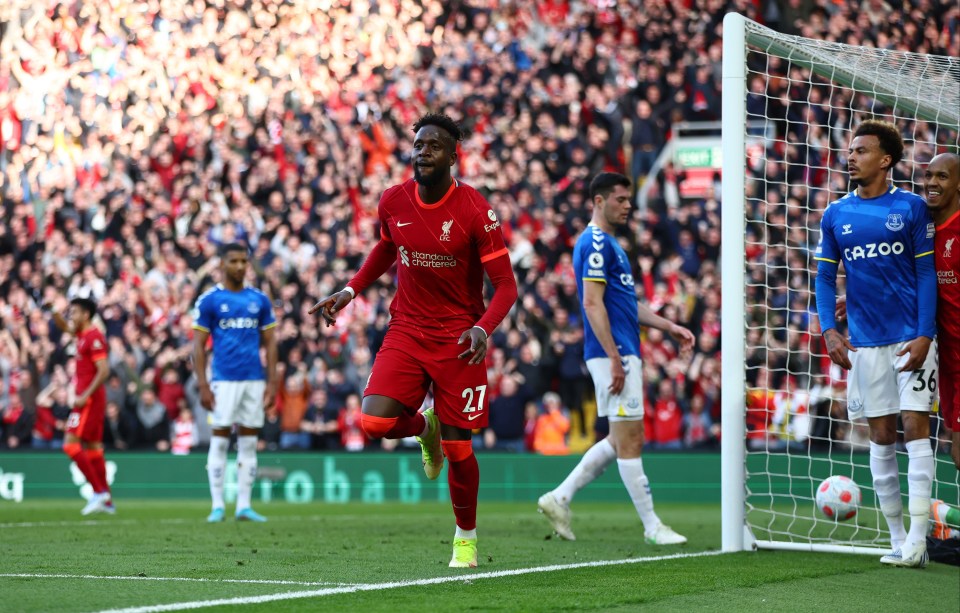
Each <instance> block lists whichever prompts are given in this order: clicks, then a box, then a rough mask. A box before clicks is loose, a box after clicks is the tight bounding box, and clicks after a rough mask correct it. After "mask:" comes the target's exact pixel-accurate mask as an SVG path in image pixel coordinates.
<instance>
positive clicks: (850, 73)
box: [744, 23, 960, 549]
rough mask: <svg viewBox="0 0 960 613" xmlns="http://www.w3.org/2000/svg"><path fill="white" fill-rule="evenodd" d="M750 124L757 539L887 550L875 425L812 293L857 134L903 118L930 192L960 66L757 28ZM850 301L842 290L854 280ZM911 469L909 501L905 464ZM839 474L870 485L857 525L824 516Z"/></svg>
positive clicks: (949, 472) (750, 474)
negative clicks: (822, 231)
mask: <svg viewBox="0 0 960 613" xmlns="http://www.w3.org/2000/svg"><path fill="white" fill-rule="evenodd" d="M746 33H747V41H748V43H749V46H748V53H747V78H746V88H747V99H746V113H747V116H746V117H745V118H744V119H745V122H744V125H748V124H747V123H746V122H751V123H750V125H751V126H753V125H756V122H762V123H761V125H764V124H765V127H764V128H760V129H755V128H752V127H751V128H745V130H746V132H747V133H746V134H745V140H746V143H747V145H746V156H747V160H746V168H747V179H746V186H745V194H746V198H745V214H746V219H745V226H746V240H745V243H746V253H745V261H746V288H745V297H746V301H745V309H746V321H745V324H746V347H745V351H746V379H747V390H746V396H747V414H746V420H747V435H746V436H747V441H746V447H747V452H746V505H747V509H746V513H747V524H748V525H749V527H750V528H751V530H752V532H753V535H754V537H755V538H756V539H757V540H758V541H763V542H767V541H769V542H776V543H793V544H797V545H802V546H807V545H817V544H823V545H830V546H844V545H847V546H851V545H852V546H858V547H864V548H873V547H875V548H878V549H879V548H887V547H888V546H889V542H888V540H887V538H888V537H887V529H886V522H885V521H884V519H883V518H882V517H881V516H880V514H879V512H878V510H877V508H876V507H877V504H876V498H875V494H874V491H873V488H872V480H871V476H870V468H869V455H868V449H869V439H868V436H867V427H866V423H857V422H854V423H851V422H850V421H848V420H847V413H846V404H845V397H846V389H845V388H846V384H845V380H844V376H845V373H844V372H842V371H840V369H837V368H836V367H831V365H830V360H829V358H828V357H827V356H826V355H825V351H824V349H823V346H822V343H821V340H820V334H819V328H818V322H817V318H816V303H815V297H814V292H813V286H814V281H815V278H816V262H815V261H814V260H813V251H814V249H815V248H816V245H817V241H818V238H819V225H820V218H821V216H822V214H823V211H824V210H825V208H826V206H827V204H828V203H829V202H831V201H832V200H835V199H836V198H839V197H840V196H842V195H843V194H845V193H847V192H848V191H849V189H848V183H847V174H846V172H845V167H846V163H845V156H846V151H847V148H848V144H849V140H850V134H851V130H852V129H854V128H855V127H856V125H857V124H858V123H859V122H860V121H863V120H864V119H868V118H877V119H885V120H888V121H893V122H895V123H896V124H897V125H898V126H899V128H900V129H901V132H902V134H903V136H904V138H905V140H906V141H907V150H906V152H905V157H904V160H903V161H902V162H901V163H900V164H899V165H898V166H897V168H896V169H895V172H894V176H893V178H894V182H895V183H896V184H897V185H898V186H899V187H901V188H904V189H907V190H910V191H914V192H917V193H921V185H920V177H922V167H923V165H924V164H925V163H926V162H927V161H929V160H930V159H931V158H932V157H933V155H935V154H936V153H937V152H939V151H942V150H944V149H950V150H955V149H956V146H957V133H958V132H957V127H958V125H960V60H957V59H956V58H946V57H939V56H927V55H918V54H909V53H902V52H894V51H887V50H882V49H874V48H865V47H853V46H848V45H841V44H837V43H827V42H823V41H815V40H810V39H803V38H799V37H793V36H785V35H780V34H776V33H774V32H773V31H771V30H769V29H767V28H764V27H762V26H759V25H757V24H753V23H748V24H747V32H746ZM838 294H840V295H842V294H843V278H842V275H841V279H840V280H839V287H838ZM931 429H932V431H933V433H934V437H935V440H934V446H935V449H936V458H937V460H936V463H937V480H936V482H935V484H934V497H935V498H940V499H943V500H945V501H947V502H948V503H951V504H957V503H958V502H960V488H958V485H957V483H958V482H957V471H956V469H955V468H954V466H953V463H952V461H951V460H950V457H949V452H948V449H947V448H946V444H947V442H948V440H949V439H948V436H947V435H946V434H945V433H944V428H943V426H942V422H941V420H940V419H939V417H936V418H935V419H933V420H932V424H931ZM898 454H899V455H900V458H899V459H900V461H901V476H902V481H903V485H902V491H903V492H904V493H905V492H906V472H905V466H906V457H905V454H904V453H903V452H902V448H901V451H900V452H898ZM830 475H846V476H849V477H851V478H853V479H854V480H855V481H856V482H857V484H859V486H860V488H861V491H862V492H863V504H862V506H861V509H860V513H859V514H858V516H857V517H856V518H855V519H854V520H851V521H848V522H845V523H838V522H835V521H833V520H828V519H826V518H823V517H822V516H820V515H819V514H818V512H817V509H816V507H815V505H814V495H815V492H816V488H817V485H818V484H819V483H820V482H821V481H822V480H823V479H824V478H826V477H828V476H830Z"/></svg>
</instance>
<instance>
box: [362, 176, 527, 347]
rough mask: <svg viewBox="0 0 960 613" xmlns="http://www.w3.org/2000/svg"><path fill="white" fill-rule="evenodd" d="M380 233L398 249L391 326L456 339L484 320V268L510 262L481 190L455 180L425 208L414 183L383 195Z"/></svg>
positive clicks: (492, 213) (436, 336) (379, 210)
mask: <svg viewBox="0 0 960 613" xmlns="http://www.w3.org/2000/svg"><path fill="white" fill-rule="evenodd" d="M378 214H379V216H380V234H381V236H382V237H383V239H384V240H388V241H391V242H393V243H394V244H395V245H396V246H397V294H396V297H395V298H394V299H393V302H392V303H391V305H390V315H391V317H392V320H391V322H390V326H391V327H396V328H403V329H405V330H406V331H408V332H410V333H412V334H418V335H423V336H426V337H431V338H436V339H453V340H454V341H456V340H457V339H459V338H460V335H461V334H462V333H463V332H464V331H465V330H468V329H470V328H471V327H473V325H474V324H475V323H476V322H477V321H478V320H479V319H480V317H482V316H483V313H484V311H485V306H484V303H483V263H484V262H487V261H489V260H492V259H493V258H497V257H506V256H507V255H508V251H507V247H506V245H505V244H504V242H503V234H502V232H501V230H500V221H499V220H498V219H497V216H496V214H495V213H494V212H493V210H491V208H490V205H489V204H488V203H487V201H486V199H485V198H484V197H483V196H481V195H480V193H479V192H477V190H475V189H473V188H472V187H470V186H468V185H464V184H463V183H460V182H459V181H454V182H453V185H451V186H450V189H449V191H447V193H446V194H445V195H444V196H443V198H441V199H440V200H439V201H438V202H435V203H433V204H425V203H424V202H422V201H421V200H420V196H419V194H418V193H417V183H416V182H415V181H413V180H412V179H411V180H408V181H406V182H404V183H401V184H400V185H396V186H394V187H391V188H390V189H388V190H387V191H385V192H384V193H383V196H382V197H381V198H380V205H379V207H378Z"/></svg>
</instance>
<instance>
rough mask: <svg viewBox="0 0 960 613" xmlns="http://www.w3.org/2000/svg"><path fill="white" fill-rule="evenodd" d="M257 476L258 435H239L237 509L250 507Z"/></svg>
mask: <svg viewBox="0 0 960 613" xmlns="http://www.w3.org/2000/svg"><path fill="white" fill-rule="evenodd" d="M256 478H257V437H256V436H238V437H237V510H238V511H239V510H242V509H249V508H250V492H251V491H252V490H253V482H254V480H255V479H256Z"/></svg>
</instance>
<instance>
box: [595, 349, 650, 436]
mask: <svg viewBox="0 0 960 613" xmlns="http://www.w3.org/2000/svg"><path fill="white" fill-rule="evenodd" d="M623 369H624V370H625V371H627V377H626V379H625V380H624V382H623V390H622V391H621V392H620V393H619V394H611V393H610V382H611V380H612V379H611V377H610V358H592V359H589V360H587V370H589V371H590V376H591V377H593V385H594V387H595V388H596V392H597V415H599V416H600V417H606V418H608V419H609V420H610V421H636V420H638V419H643V363H642V362H641V361H640V358H639V357H637V356H635V355H628V356H627V357H625V358H623Z"/></svg>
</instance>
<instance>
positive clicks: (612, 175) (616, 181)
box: [590, 172, 630, 202]
mask: <svg viewBox="0 0 960 613" xmlns="http://www.w3.org/2000/svg"><path fill="white" fill-rule="evenodd" d="M618 185H622V186H624V187H626V188H627V189H630V179H628V178H627V177H626V176H625V175H622V174H620V173H619V172H601V173H600V174H598V175H597V176H595V177H594V178H593V180H592V181H590V201H591V202H593V199H594V198H596V197H597V196H603V197H604V198H606V197H607V196H608V195H610V192H612V191H613V188H614V187H616V186H618Z"/></svg>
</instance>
